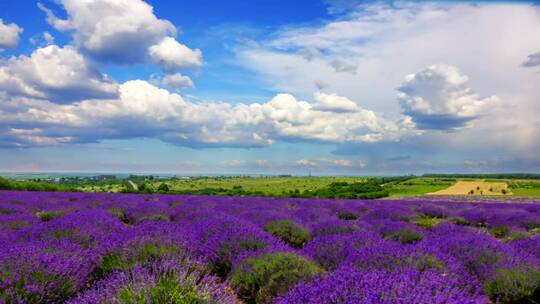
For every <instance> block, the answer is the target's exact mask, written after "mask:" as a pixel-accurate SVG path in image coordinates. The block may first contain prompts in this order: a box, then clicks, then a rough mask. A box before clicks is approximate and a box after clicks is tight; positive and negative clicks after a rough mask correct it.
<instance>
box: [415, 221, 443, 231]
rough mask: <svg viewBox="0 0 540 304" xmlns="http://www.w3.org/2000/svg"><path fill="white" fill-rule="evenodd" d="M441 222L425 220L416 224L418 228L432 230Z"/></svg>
mask: <svg viewBox="0 0 540 304" xmlns="http://www.w3.org/2000/svg"><path fill="white" fill-rule="evenodd" d="M440 222H442V220H441V219H438V218H423V219H419V220H417V221H416V222H414V223H415V224H416V226H419V227H422V228H426V229H431V228H433V227H434V226H435V225H437V224H439V223H440Z"/></svg>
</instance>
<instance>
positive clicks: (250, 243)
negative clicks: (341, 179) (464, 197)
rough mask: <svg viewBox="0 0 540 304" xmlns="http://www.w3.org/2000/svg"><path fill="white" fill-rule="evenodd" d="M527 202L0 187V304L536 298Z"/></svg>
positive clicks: (539, 229)
mask: <svg viewBox="0 0 540 304" xmlns="http://www.w3.org/2000/svg"><path fill="white" fill-rule="evenodd" d="M539 300H540V204H520V203H508V204H495V203H483V204H477V203H468V202H446V203H443V202H434V201H433V202H425V201H422V200H335V199H301V198H260V197H227V196H213V197H211V196H189V195H158V194H146V195H141V194H110V193H83V192H78V193H70V192H20V191H2V192H0V303H225V304H227V303H237V304H240V303H246V304H249V303H278V304H291V303H314V304H317V303H320V304H323V303H324V304H326V303H429V304H432V303H441V304H442V303H486V304H487V303H537V302H538V301H539Z"/></svg>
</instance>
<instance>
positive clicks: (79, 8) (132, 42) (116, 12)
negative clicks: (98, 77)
mask: <svg viewBox="0 0 540 304" xmlns="http://www.w3.org/2000/svg"><path fill="white" fill-rule="evenodd" d="M60 3H61V4H62V6H63V7H64V9H65V10H66V12H67V19H60V18H58V17H57V16H55V15H54V13H53V12H52V11H51V10H50V9H48V8H46V7H45V6H44V5H42V4H39V7H40V8H41V9H42V10H43V11H44V12H45V13H46V14H47V21H48V22H49V23H50V24H51V25H52V26H54V27H55V28H56V29H57V30H60V31H69V32H72V33H73V39H74V43H75V45H76V46H77V47H78V48H79V49H81V50H82V51H83V52H84V53H86V54H88V55H90V56H92V57H93V58H95V59H98V60H101V61H104V62H112V63H117V64H134V63H142V62H146V61H147V60H148V59H150V58H151V59H152V60H153V61H155V62H157V63H158V64H160V65H162V66H163V67H164V68H166V69H177V68H181V67H186V66H193V65H199V64H200V61H201V58H200V57H201V53H200V51H199V50H191V49H189V48H188V47H186V46H185V45H183V44H180V43H178V42H177V41H176V40H175V39H174V38H172V37H174V36H175V35H176V27H175V26H174V25H173V24H172V23H171V22H169V21H167V20H163V19H159V18H157V17H156V16H155V15H154V12H153V8H152V6H150V5H149V4H148V3H146V2H144V1H142V0H89V1H78V0H61V1H60Z"/></svg>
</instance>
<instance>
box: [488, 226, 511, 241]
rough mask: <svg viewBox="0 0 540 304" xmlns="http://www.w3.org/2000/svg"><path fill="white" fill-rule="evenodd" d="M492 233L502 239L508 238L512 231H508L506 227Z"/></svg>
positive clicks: (496, 229)
mask: <svg viewBox="0 0 540 304" xmlns="http://www.w3.org/2000/svg"><path fill="white" fill-rule="evenodd" d="M490 232H491V234H492V235H493V236H494V237H496V238H498V239H500V238H503V237H505V236H507V235H508V232H510V229H508V227H506V226H499V227H495V228H493V229H491V231H490Z"/></svg>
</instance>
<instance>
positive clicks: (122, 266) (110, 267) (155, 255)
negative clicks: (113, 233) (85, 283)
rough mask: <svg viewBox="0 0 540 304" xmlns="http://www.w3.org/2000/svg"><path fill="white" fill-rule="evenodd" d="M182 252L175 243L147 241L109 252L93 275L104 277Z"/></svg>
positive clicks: (96, 277) (98, 277)
mask: <svg viewBox="0 0 540 304" xmlns="http://www.w3.org/2000/svg"><path fill="white" fill-rule="evenodd" d="M177 254H181V249H180V248H179V247H177V246H173V245H162V244H154V243H147V244H142V245H133V246H128V247H127V248H124V249H122V250H116V251H112V252H109V253H108V254H106V255H105V256H103V258H102V260H101V263H100V264H99V266H98V267H96V269H95V270H94V272H93V274H92V277H93V278H94V279H102V278H104V277H105V276H106V275H108V274H109V273H111V272H113V271H115V270H128V269H131V268H132V267H133V266H135V265H136V264H139V265H141V266H145V265H148V264H150V263H152V262H155V261H157V260H159V259H160V258H163V257H166V256H172V255H177Z"/></svg>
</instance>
